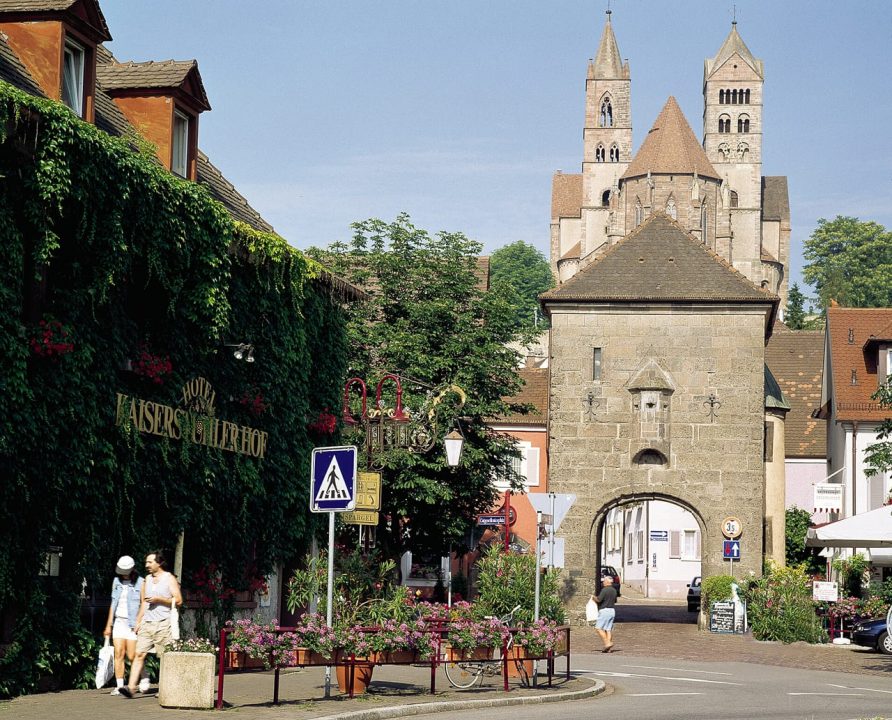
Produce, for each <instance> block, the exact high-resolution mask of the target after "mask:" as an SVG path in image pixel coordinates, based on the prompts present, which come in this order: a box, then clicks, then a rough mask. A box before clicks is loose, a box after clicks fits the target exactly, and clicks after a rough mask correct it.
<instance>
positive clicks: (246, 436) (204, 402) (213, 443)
mask: <svg viewBox="0 0 892 720" xmlns="http://www.w3.org/2000/svg"><path fill="white" fill-rule="evenodd" d="M117 396H118V397H117V412H116V413H115V424H116V425H118V426H121V427H128V428H130V427H135V428H136V429H137V430H138V431H139V432H141V433H145V434H147V435H157V436H159V437H166V438H170V439H171V440H185V441H186V442H191V443H193V444H194V445H206V446H208V447H212V448H217V449H218V450H225V451H227V452H234V453H238V454H239V455H248V456H249V457H257V458H263V457H264V455H265V454H266V445H267V441H268V439H269V433H268V432H266V431H265V430H257V429H256V428H252V427H250V426H248V425H239V424H237V423H233V422H228V421H227V420H221V419H219V418H217V417H215V415H216V408H215V407H214V403H215V401H216V396H217V395H216V393H215V392H214V389H213V388H212V387H211V384H210V383H209V382H208V381H207V380H205V379H204V378H202V377H199V378H193V379H192V380H190V381H189V382H187V383H186V384H185V385H184V386H183V390H182V397H181V398H180V402H179V404H178V405H177V406H176V407H172V406H170V405H164V404H162V403H157V402H152V401H151V400H145V399H143V398H139V397H133V396H130V395H125V394H124V393H118V394H117Z"/></svg>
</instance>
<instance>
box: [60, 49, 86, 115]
mask: <svg viewBox="0 0 892 720" xmlns="http://www.w3.org/2000/svg"><path fill="white" fill-rule="evenodd" d="M86 56H87V53H86V50H84V48H83V47H82V46H81V45H78V44H77V43H76V42H74V41H73V40H66V41H65V55H64V58H63V61H62V102H63V103H65V104H66V105H67V106H68V107H70V108H71V109H72V110H74V112H75V114H76V115H77V116H78V117H81V118H82V117H83V116H84V66H85V64H86Z"/></svg>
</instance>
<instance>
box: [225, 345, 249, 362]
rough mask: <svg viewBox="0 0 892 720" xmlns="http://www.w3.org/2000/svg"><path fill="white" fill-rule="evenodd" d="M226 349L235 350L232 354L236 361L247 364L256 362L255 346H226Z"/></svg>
mask: <svg viewBox="0 0 892 720" xmlns="http://www.w3.org/2000/svg"><path fill="white" fill-rule="evenodd" d="M226 347H231V348H235V351H234V352H233V353H232V355H233V357H234V358H235V359H236V360H244V361H245V362H249V363H252V362H254V346H253V345H251V344H250V343H239V344H238V345H230V344H228V343H227V344H226Z"/></svg>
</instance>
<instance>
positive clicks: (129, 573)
mask: <svg viewBox="0 0 892 720" xmlns="http://www.w3.org/2000/svg"><path fill="white" fill-rule="evenodd" d="M142 585H143V579H142V578H141V577H140V576H139V575H138V574H137V573H136V563H135V562H134V560H133V558H132V557H130V556H129V555H122V556H121V557H120V558H118V564H117V566H116V567H115V579H114V580H112V590H111V606H110V607H109V609H108V622H107V623H106V624H105V632H104V633H103V635H105V636H106V637H111V639H112V644H113V645H114V648H115V688H114V689H113V690H112V691H111V694H112V695H119V694H120V689H121V688H122V687H123V686H124V670H125V667H124V659H125V658H126V659H127V660H129V661H130V664H131V665H132V664H133V658H134V657H135V656H136V633H135V632H134V631H133V628H134V626H135V625H136V617H137V615H138V614H139V599H140V594H141V592H142ZM148 689H149V678H148V677H142V678H140V681H139V691H140V692H145V691H146V690H148Z"/></svg>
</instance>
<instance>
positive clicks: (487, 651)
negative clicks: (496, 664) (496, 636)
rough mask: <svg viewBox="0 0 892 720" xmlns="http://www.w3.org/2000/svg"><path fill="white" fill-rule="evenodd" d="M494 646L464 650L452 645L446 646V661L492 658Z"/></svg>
mask: <svg viewBox="0 0 892 720" xmlns="http://www.w3.org/2000/svg"><path fill="white" fill-rule="evenodd" d="M492 653H493V648H492V647H489V646H487V645H481V646H480V647H475V648H471V649H469V650H464V649H462V648H455V647H452V646H451V645H449V646H447V647H446V662H459V661H460V660H492Z"/></svg>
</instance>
